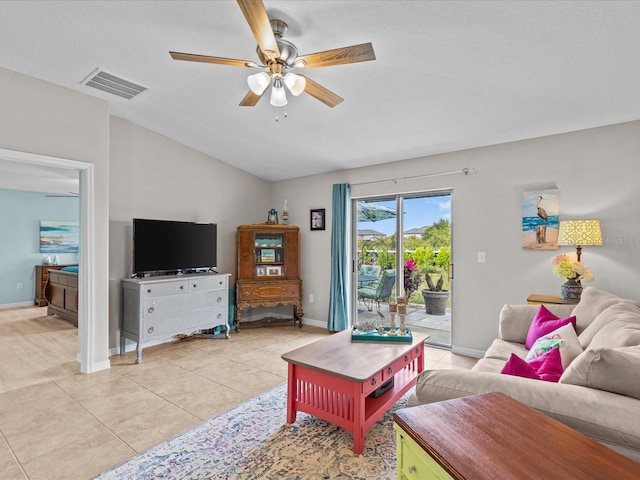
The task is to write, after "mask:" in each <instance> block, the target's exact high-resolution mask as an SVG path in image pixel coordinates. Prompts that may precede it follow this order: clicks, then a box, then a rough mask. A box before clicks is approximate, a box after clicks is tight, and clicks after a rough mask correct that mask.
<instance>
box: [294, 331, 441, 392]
mask: <svg viewBox="0 0 640 480" xmlns="http://www.w3.org/2000/svg"><path fill="white" fill-rule="evenodd" d="M411 333H412V335H413V342H412V343H399V342H389V343H383V342H352V341H351V330H344V331H342V332H338V333H334V334H333V335H331V336H329V337H327V338H323V339H322V340H318V341H316V342H313V343H310V344H309V345H305V346H303V347H300V348H297V349H295V350H292V351H290V352H287V353H285V354H284V355H282V358H283V360H286V361H287V362H289V363H293V364H295V365H302V366H304V367H308V368H312V369H314V370H319V371H321V372H325V373H329V374H331V375H335V376H337V377H341V378H346V379H348V380H351V381H354V382H364V381H366V380H367V379H369V378H371V377H372V376H373V375H375V374H376V373H378V372H379V371H380V370H382V369H383V368H384V367H386V366H387V365H389V364H391V363H393V362H394V361H395V360H397V359H398V358H400V357H402V356H403V355H405V354H406V353H407V352H409V351H410V350H411V349H412V348H414V347H416V346H418V345H421V344H423V343H424V342H425V340H426V339H427V338H429V335H426V334H423V333H417V332H411Z"/></svg>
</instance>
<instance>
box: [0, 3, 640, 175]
mask: <svg viewBox="0 0 640 480" xmlns="http://www.w3.org/2000/svg"><path fill="white" fill-rule="evenodd" d="M264 3H265V6H266V8H267V12H268V14H269V16H270V17H272V18H274V17H275V18H280V19H282V20H285V21H286V22H287V23H288V24H289V31H288V32H287V34H286V35H285V39H287V40H289V41H291V42H293V43H295V44H296V46H297V47H298V49H299V53H300V54H307V53H313V52H317V51H322V50H327V49H332V48H337V47H342V46H347V45H354V44H359V43H363V42H369V41H370V42H372V43H373V47H374V49H375V53H376V57H377V59H376V60H375V61H372V62H363V63H357V64H352V65H343V66H335V67H327V68H319V69H309V70H307V71H306V72H305V74H306V75H307V76H308V77H310V78H312V79H313V80H315V81H317V82H319V83H321V84H322V85H323V86H325V87H326V88H328V89H330V90H331V91H333V92H335V93H336V94H338V95H340V96H341V97H343V98H344V99H345V101H344V102H343V103H342V104H340V105H338V106H336V107H335V108H333V109H332V108H329V107H327V106H325V105H324V104H322V103H321V102H319V101H317V100H315V99H314V98H312V97H311V96H309V95H302V96H300V97H291V96H290V97H289V105H288V106H287V114H288V117H287V118H286V119H284V118H282V116H281V118H280V121H279V122H276V121H275V116H276V109H275V107H272V106H271V105H269V102H268V98H263V99H262V100H261V101H260V102H259V103H258V105H257V106H256V107H239V106H238V103H239V102H240V100H241V99H242V98H243V97H244V95H245V94H246V92H247V91H248V87H247V84H246V77H247V76H248V75H249V74H252V73H255V70H253V69H246V68H238V67H229V66H222V65H210V64H202V63H191V62H179V61H175V60H172V59H171V58H170V56H169V53H168V52H169V50H175V51H180V52H190V53H200V54H205V55H213V56H221V57H231V58H239V59H245V60H257V57H256V54H255V48H256V45H255V43H256V42H255V39H254V37H253V35H252V33H251V31H250V29H249V27H248V25H247V24H246V22H245V20H244V17H243V15H242V13H241V11H240V9H239V7H238V5H237V4H236V2H235V1H232V0H228V1H226V0H225V1H222V0H221V1H208V2H205V1H135V2H134V1H85V2H80V1H43V2H41V1H28V2H25V1H15V2H14V1H6V0H5V1H2V2H0V45H2V46H1V47H0V67H3V68H7V69H10V70H15V71H18V72H21V73H25V74H27V75H31V76H33V77H37V78H41V79H44V80H47V81H49V82H53V83H56V84H59V85H62V86H65V87H68V88H71V89H73V90H77V91H80V92H83V93H86V94H89V95H95V96H98V97H101V98H105V99H107V100H108V101H109V104H110V109H111V113H112V114H113V115H115V116H118V117H122V118H125V119H128V120H131V121H133V122H135V123H137V124H140V125H143V126H145V127H147V128H150V129H152V130H154V131H157V132H159V133H162V134H164V135H166V136H167V137H170V138H172V139H175V140H177V141H179V142H182V143H184V144H186V145H189V146H191V147H193V148H195V149H197V150H200V151H202V152H204V153H206V154H209V155H211V156H212V157H215V158H218V159H220V160H222V161H224V162H227V163H229V164H232V165H235V166H237V167H238V168H241V169H243V170H246V171H247V172H250V173H252V174H255V175H257V176H259V177H262V178H264V179H266V180H278V179H286V178H293V177H299V176H305V175H313V174H318V173H322V172H328V171H334V170H340V169H346V168H353V167H361V166H366V165H373V164H378V163H384V162H389V161H394V160H401V159H406V158H415V157H421V156H427V155H432V154H437V153H442V152H447V151H454V150H460V149H465V148H471V147H477V146H482V145H491V144H497V143H503V142H508V141H512V140H519V139H524V138H531V137H538V136H543V135H550V134H555V133H561V132H567V131H574V130H579V129H584V128H590V127H596V126H600V125H608V124H614V123H619V122H626V121H631V120H637V119H639V118H640V95H639V91H638V90H639V85H640V82H639V80H640V62H638V61H637V55H638V52H640V34H639V33H638V25H640V2H635V1H604V2H599V1H587V2H580V1H572V2H569V1H533V2H528V1H513V2H507V1H497V2H489V1H486V2H480V1H456V2H452V1H445V2H442V1H354V0H348V1H336V0H333V1H295V2H294V1H275V0H274V1H270V0H265V2H264ZM96 67H100V68H102V69H104V70H106V71H108V72H111V73H114V74H116V75H119V76H122V77H124V78H127V79H129V80H132V81H134V82H137V83H140V84H143V85H145V86H148V87H149V90H148V91H146V92H144V93H143V94H141V95H139V96H138V97H136V98H134V99H133V100H124V99H121V98H118V97H114V96H109V95H106V94H103V93H102V92H100V91H98V90H95V89H92V88H90V87H87V86H84V85H81V83H80V82H81V81H82V80H83V79H85V77H86V76H87V75H89V74H90V73H91V72H92V71H93V70H94V69H95V68H96ZM0 114H1V111H0Z"/></svg>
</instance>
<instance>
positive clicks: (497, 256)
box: [0, 69, 640, 356]
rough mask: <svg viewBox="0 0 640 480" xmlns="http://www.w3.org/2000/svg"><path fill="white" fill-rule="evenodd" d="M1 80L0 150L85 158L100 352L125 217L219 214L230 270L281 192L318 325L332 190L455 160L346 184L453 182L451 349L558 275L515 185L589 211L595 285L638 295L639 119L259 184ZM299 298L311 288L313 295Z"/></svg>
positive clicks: (479, 336)
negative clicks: (249, 228) (247, 235)
mask: <svg viewBox="0 0 640 480" xmlns="http://www.w3.org/2000/svg"><path fill="white" fill-rule="evenodd" d="M0 82H1V83H2V84H3V86H4V88H3V89H0V104H1V105H3V114H2V115H0V148H7V149H14V150H20V151H26V152H34V153H40V154H44V155H52V156H58V157H62V158H70V159H75V160H81V161H85V162H90V163H93V164H94V165H95V178H96V201H95V208H96V235H97V238H98V243H97V245H96V252H95V261H96V271H97V273H98V278H97V281H96V289H97V292H98V299H97V305H96V315H97V326H98V328H97V331H96V332H95V345H94V348H93V349H92V351H93V352H95V355H96V356H100V355H102V354H103V352H106V348H103V346H106V345H107V344H108V345H110V346H112V347H114V346H116V345H117V340H118V338H117V337H118V335H117V329H118V323H119V320H118V318H119V313H118V312H119V297H118V288H117V287H116V285H117V282H118V281H119V279H120V278H122V277H125V276H127V275H128V273H129V270H130V258H128V256H129V255H130V253H129V252H130V250H131V249H130V243H128V242H130V233H128V232H127V225H130V221H131V218H132V217H134V216H140V217H161V218H169V219H171V218H175V219H182V218H184V219H194V220H200V221H203V220H208V221H215V222H216V223H218V225H220V226H221V232H220V247H219V248H220V252H219V254H220V256H221V258H222V260H221V264H220V269H221V271H228V272H235V262H236V260H235V228H236V226H237V225H238V224H242V223H259V222H264V221H265V215H266V210H267V209H268V208H271V207H274V208H276V209H278V210H279V211H281V210H282V205H283V202H284V199H285V198H286V199H287V200H288V205H289V213H290V223H292V224H297V225H300V227H301V232H302V236H301V255H302V265H301V273H302V278H303V282H304V296H305V302H304V310H305V316H306V317H307V318H308V319H309V321H311V322H315V323H317V324H320V325H324V324H326V321H327V311H328V299H329V293H328V292H329V275H330V269H329V262H328V261H327V259H328V258H329V255H330V238H331V237H330V234H331V227H330V225H331V185H332V184H333V183H342V182H347V183H352V184H353V183H360V182H365V181H375V180H381V179H392V178H399V177H406V176H411V175H423V174H428V173H433V172H442V171H449V170H456V169H461V168H472V169H475V170H476V173H474V174H472V175H468V176H464V175H453V176H444V177H429V178H421V179H415V180H408V181H398V182H397V183H393V182H388V183H382V184H374V185H369V186H357V187H354V189H353V192H352V193H353V196H354V197H358V196H367V195H374V194H387V193H397V192H413V191H416V192H417V191H430V190H437V189H443V188H452V189H453V199H452V209H453V261H454V263H455V279H454V287H453V288H454V292H453V297H452V301H453V315H454V324H453V345H454V349H456V350H458V351H461V352H479V351H482V350H484V349H486V347H487V346H488V345H489V343H490V341H491V339H492V338H493V337H494V336H495V335H496V333H497V329H498V324H497V315H498V311H499V309H500V307H501V306H502V305H503V304H504V303H523V302H524V301H525V299H526V297H527V295H528V294H529V293H532V292H536V293H547V294H557V293H558V292H559V288H560V283H561V279H559V278H557V277H554V276H553V274H552V273H551V263H550V261H551V258H552V257H553V256H554V255H555V253H557V252H556V251H529V250H526V251H525V250H522V248H521V239H520V222H521V194H522V192H523V191H525V190H533V189H539V188H558V189H559V191H560V215H561V218H584V217H587V216H588V217H595V218H599V219H600V220H601V222H602V228H603V234H604V236H605V242H606V243H605V245H603V246H600V247H593V248H585V251H584V257H583V260H584V262H585V263H586V264H587V265H588V266H589V267H590V268H591V269H592V270H593V271H594V273H595V275H596V280H595V282H594V284H593V285H594V286H596V287H598V288H602V289H605V290H610V291H613V292H615V293H617V294H619V295H622V296H626V297H630V298H638V297H640V295H638V294H637V293H636V292H637V291H638V287H639V286H640V285H639V284H640V281H639V279H640V277H639V276H638V270H639V267H640V254H639V253H640V252H639V249H638V246H639V245H640V217H639V216H638V215H637V214H636V208H637V207H636V206H637V205H638V204H639V203H640V202H639V201H640V191H639V189H638V188H637V187H636V177H637V175H638V173H639V170H640V167H639V166H638V158H639V157H640V123H639V122H632V123H627V124H621V125H613V126H607V127H602V128H597V129H592V130H587V131H580V132H574V133H567V134H562V135H555V136H550V137H544V138H536V139H531V140H525V141H521V142H514V143H509V144H504V145H497V146H490V147H484V148H478V149H471V150H466V151H460V152H454V153H450V154H444V155H437V156H433V157H425V158H417V159H412V160H405V161H399V162H392V161H393V160H394V159H393V158H389V162H390V163H386V164H382V165H378V166H374V167H367V168H361V169H353V170H347V171H341V172H335V173H331V174H326V175H317V176H313V177H305V178H298V179H293V180H288V181H282V182H274V183H272V184H269V183H266V182H264V181H262V180H260V179H257V178H255V177H253V176H252V175H250V174H249V173H245V172H241V171H239V170H237V169H235V168H233V167H230V166H229V165H227V164H225V163H223V162H220V161H217V160H215V159H212V158H210V157H208V156H206V155H203V154H200V153H198V152H196V151H194V150H192V149H189V148H187V147H184V146H182V145H180V144H178V143H176V142H173V141H171V140H168V139H166V138H165V137H162V136H161V135H157V134H155V133H153V132H150V131H148V130H146V129H143V128H141V127H138V126H136V125H134V124H132V123H130V122H127V121H124V120H121V119H115V118H112V119H111V120H109V116H108V109H107V105H106V102H103V101H101V100H98V99H95V98H92V97H89V96H85V95H82V94H79V93H76V92H71V91H69V90H66V89H64V88H60V87H56V86H54V85H51V84H48V83H46V82H41V81H39V80H36V79H32V78H29V77H25V76H23V75H19V74H16V73H13V72H10V71H7V70H2V69H0ZM389 141H390V142H392V141H393V139H390V140H389ZM109 149H111V152H109ZM257 161H259V159H257ZM110 176H111V178H109V177H110ZM110 195H111V201H110V200H109V196H110ZM311 208H326V209H327V230H325V231H314V232H311V231H310V230H309V209H311ZM109 209H111V212H110V211H109ZM109 242H110V244H111V245H110V248H109ZM571 250H572V249H571V248H568V247H562V248H561V250H560V251H565V252H569V251H571ZM477 251H485V252H486V253H487V257H486V258H487V260H486V263H485V264H478V263H476V253H477ZM308 294H313V295H314V297H315V301H314V303H313V304H309V303H308V301H307V300H308ZM109 295H111V298H109ZM108 306H109V307H110V310H111V315H110V317H109V316H108V311H109V309H108V308H107V307H108Z"/></svg>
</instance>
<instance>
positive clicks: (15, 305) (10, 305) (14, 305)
mask: <svg viewBox="0 0 640 480" xmlns="http://www.w3.org/2000/svg"><path fill="white" fill-rule="evenodd" d="M35 306H36V305H34V304H33V301H31V302H18V303H5V304H2V305H0V309H4V308H18V307H35Z"/></svg>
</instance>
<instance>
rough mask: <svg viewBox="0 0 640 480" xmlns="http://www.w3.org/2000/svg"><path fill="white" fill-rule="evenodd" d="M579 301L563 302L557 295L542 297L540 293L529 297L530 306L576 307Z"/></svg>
mask: <svg viewBox="0 0 640 480" xmlns="http://www.w3.org/2000/svg"><path fill="white" fill-rule="evenodd" d="M578 302H579V300H574V299H571V300H563V299H562V298H560V297H558V296H556V295H542V294H540V293H532V294H531V295H529V296H528V297H527V303H528V304H529V305H540V304H547V305H576V304H577V303H578Z"/></svg>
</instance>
